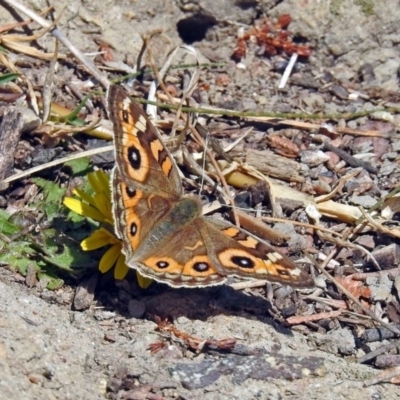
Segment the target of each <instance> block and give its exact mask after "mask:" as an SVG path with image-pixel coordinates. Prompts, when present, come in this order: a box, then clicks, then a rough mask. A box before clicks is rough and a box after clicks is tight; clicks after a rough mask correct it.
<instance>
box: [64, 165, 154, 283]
mask: <svg viewBox="0 0 400 400" xmlns="http://www.w3.org/2000/svg"><path fill="white" fill-rule="evenodd" d="M88 180H89V183H90V186H91V187H92V189H93V191H94V194H93V195H90V194H88V193H86V192H84V191H83V190H80V189H75V190H74V191H73V193H74V194H75V195H76V196H78V197H79V199H77V198H74V197H65V198H64V205H65V206H66V207H68V208H69V209H70V210H72V211H74V212H76V213H77V214H79V215H83V216H84V217H86V218H90V219H93V220H94V221H97V222H100V223H101V224H102V225H104V226H105V227H104V226H101V227H100V228H99V229H97V230H95V231H94V232H93V233H92V234H91V235H90V236H89V237H87V238H86V239H84V240H83V241H82V242H81V247H82V249H83V250H85V251H89V250H96V249H99V248H100V247H104V246H110V247H109V248H108V250H107V251H106V252H105V253H104V254H103V256H102V258H101V260H100V263H99V270H100V271H101V272H102V273H103V274H104V273H105V272H107V271H109V270H110V269H111V268H112V267H113V266H114V265H115V268H114V278H115V279H124V278H125V276H126V275H127V273H128V272H129V267H128V266H127V265H126V264H125V256H124V255H123V254H122V253H121V249H122V242H121V240H120V239H118V238H117V237H116V236H115V235H114V232H111V231H110V230H109V229H107V228H106V226H107V225H108V226H110V225H111V226H113V225H114V220H113V215H112V205H111V190H110V177H109V176H108V175H107V174H106V173H105V172H104V171H102V170H98V171H95V172H90V173H89V174H88ZM136 277H137V280H138V283H139V285H140V287H141V288H143V289H145V288H147V287H148V286H149V285H150V284H151V282H152V280H151V279H149V278H145V277H143V276H142V275H140V274H139V272H137V271H136Z"/></svg>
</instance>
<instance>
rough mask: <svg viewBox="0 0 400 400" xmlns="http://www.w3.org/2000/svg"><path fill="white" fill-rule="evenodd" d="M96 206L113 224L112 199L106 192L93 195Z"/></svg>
mask: <svg viewBox="0 0 400 400" xmlns="http://www.w3.org/2000/svg"><path fill="white" fill-rule="evenodd" d="M93 199H94V202H95V205H96V208H97V209H98V210H99V211H100V212H101V213H102V214H103V215H104V217H105V219H106V220H107V221H108V222H109V223H110V224H113V216H112V212H111V200H110V198H109V197H108V198H107V196H106V193H104V192H101V193H96V194H95V195H94V196H93Z"/></svg>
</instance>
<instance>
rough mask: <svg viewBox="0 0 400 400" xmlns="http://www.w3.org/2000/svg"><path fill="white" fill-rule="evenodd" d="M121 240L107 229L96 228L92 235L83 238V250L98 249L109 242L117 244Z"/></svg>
mask: <svg viewBox="0 0 400 400" xmlns="http://www.w3.org/2000/svg"><path fill="white" fill-rule="evenodd" d="M117 243H120V241H119V240H118V239H117V238H116V237H115V236H114V235H113V234H112V233H111V232H109V231H108V230H107V229H104V228H100V229H97V230H95V231H94V232H93V233H92V234H91V235H90V236H88V237H87V238H86V239H84V240H82V242H81V247H82V250H85V251H88V250H96V249H99V248H100V247H103V246H107V245H108V244H117Z"/></svg>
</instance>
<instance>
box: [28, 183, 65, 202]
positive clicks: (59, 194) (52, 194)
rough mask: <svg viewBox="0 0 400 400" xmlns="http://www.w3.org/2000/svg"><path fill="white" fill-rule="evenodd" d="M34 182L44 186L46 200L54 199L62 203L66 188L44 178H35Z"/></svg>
mask: <svg viewBox="0 0 400 400" xmlns="http://www.w3.org/2000/svg"><path fill="white" fill-rule="evenodd" d="M33 182H35V183H36V185H38V186H39V187H41V188H42V190H43V193H44V197H45V200H46V202H51V201H54V202H60V203H61V201H62V198H63V196H64V194H65V191H66V189H65V188H61V187H60V186H59V185H57V184H56V183H54V182H51V181H47V180H46V179H43V178H33Z"/></svg>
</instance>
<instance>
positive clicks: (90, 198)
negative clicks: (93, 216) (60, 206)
mask: <svg viewBox="0 0 400 400" xmlns="http://www.w3.org/2000/svg"><path fill="white" fill-rule="evenodd" d="M72 193H73V194H75V195H76V196H78V197H80V198H81V199H82V200H85V201H86V203H89V204H90V205H92V206H93V207H96V204H95V202H94V199H93V196H91V195H90V194H88V193H86V192H84V191H83V190H81V189H74V190H73V191H72Z"/></svg>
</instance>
